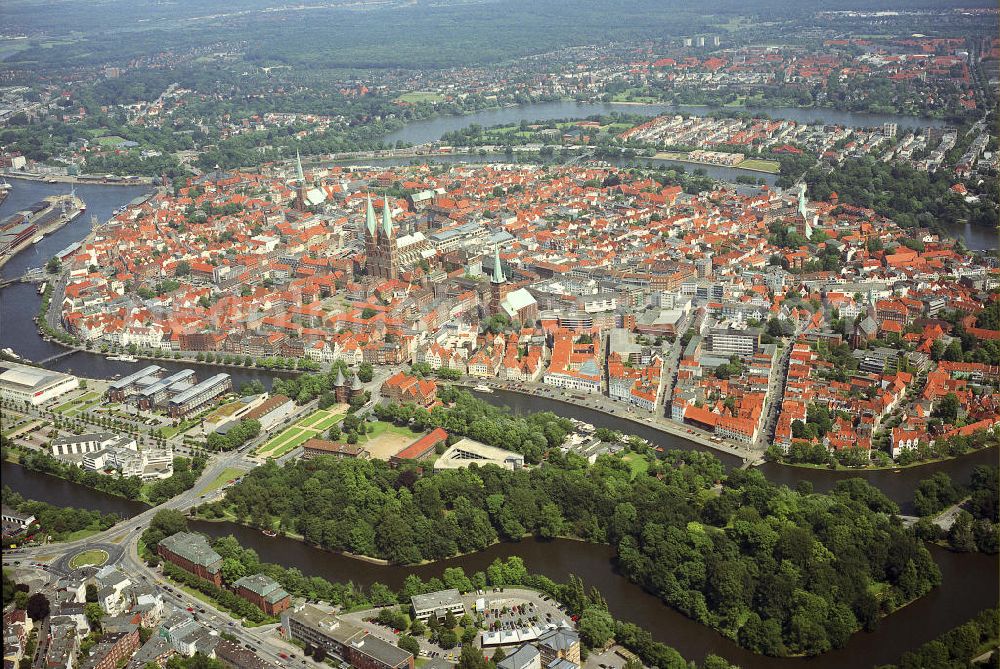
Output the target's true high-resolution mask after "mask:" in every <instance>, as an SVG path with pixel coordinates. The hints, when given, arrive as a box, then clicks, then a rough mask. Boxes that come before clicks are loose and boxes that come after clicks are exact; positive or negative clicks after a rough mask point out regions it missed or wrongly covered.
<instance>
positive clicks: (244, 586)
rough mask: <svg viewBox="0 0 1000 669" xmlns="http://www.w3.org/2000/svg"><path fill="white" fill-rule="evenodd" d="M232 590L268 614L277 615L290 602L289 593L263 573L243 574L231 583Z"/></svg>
mask: <svg viewBox="0 0 1000 669" xmlns="http://www.w3.org/2000/svg"><path fill="white" fill-rule="evenodd" d="M233 591H234V592H235V593H236V594H237V595H239V596H240V597H242V598H243V599H245V600H247V601H248V602H250V603H251V604H254V605H255V606H257V607H258V608H259V609H260V610H261V611H263V612H264V613H266V614H267V615H269V616H276V615H278V614H279V613H281V612H282V611H284V610H285V609H287V608H288V607H289V605H291V603H292V597H291V595H289V594H288V593H287V592H285V591H284V589H282V587H281V586H280V585H278V583H277V582H276V581H275V580H274V579H272V578H270V577H268V576H265V575H264V574H252V575H251V576H244V577H243V578H241V579H240V580H238V581H236V582H235V583H233Z"/></svg>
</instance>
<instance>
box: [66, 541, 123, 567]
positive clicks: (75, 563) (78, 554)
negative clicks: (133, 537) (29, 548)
mask: <svg viewBox="0 0 1000 669" xmlns="http://www.w3.org/2000/svg"><path fill="white" fill-rule="evenodd" d="M123 552H124V550H123V548H122V547H121V546H118V545H116V544H110V543H99V544H92V545H90V546H87V548H86V550H80V549H77V550H74V551H70V552H68V553H66V554H65V555H63V556H62V557H60V558H58V559H56V560H55V561H54V562H52V565H51V566H52V569H53V570H54V571H56V572H58V573H61V574H69V573H70V572H73V571H75V570H77V569H83V568H84V567H94V568H99V567H103V566H104V565H106V564H114V563H116V562H118V561H119V560H120V559H121V557H122V553H123Z"/></svg>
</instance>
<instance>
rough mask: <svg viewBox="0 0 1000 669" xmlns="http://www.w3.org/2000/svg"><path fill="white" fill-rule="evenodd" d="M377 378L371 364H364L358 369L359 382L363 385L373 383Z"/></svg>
mask: <svg viewBox="0 0 1000 669" xmlns="http://www.w3.org/2000/svg"><path fill="white" fill-rule="evenodd" d="M374 377H375V370H374V369H373V368H372V364H371V363H370V362H363V363H361V365H360V366H359V367H358V380H360V381H361V382H362V383H371V380H372V379H373V378H374Z"/></svg>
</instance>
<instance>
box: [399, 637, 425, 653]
mask: <svg viewBox="0 0 1000 669" xmlns="http://www.w3.org/2000/svg"><path fill="white" fill-rule="evenodd" d="M396 645H398V646H399V647H400V648H402V649H403V650H405V651H406V652H408V653H410V654H411V655H413V657H417V656H418V655H420V642H419V641H417V640H416V639H414V638H413V637H412V636H410V635H409V634H404V635H403V636H401V637H399V642H398V643H397V644H396Z"/></svg>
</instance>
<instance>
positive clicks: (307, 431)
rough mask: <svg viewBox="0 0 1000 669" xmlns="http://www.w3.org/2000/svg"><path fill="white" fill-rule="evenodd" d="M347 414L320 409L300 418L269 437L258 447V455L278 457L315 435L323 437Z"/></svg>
mask: <svg viewBox="0 0 1000 669" xmlns="http://www.w3.org/2000/svg"><path fill="white" fill-rule="evenodd" d="M344 415H345V414H342V413H333V412H332V411H328V410H327V409H319V410H317V411H314V412H313V413H311V414H309V415H308V416H306V417H304V418H301V419H299V420H298V421H296V422H295V423H293V424H292V425H290V426H289V427H287V428H285V429H284V430H283V431H282V432H281V433H280V434H278V435H277V436H274V437H272V438H270V439H268V440H267V441H266V442H265V443H264V445H263V446H261V447H260V448H258V449H257V456H258V457H262V458H278V457H281V456H282V455H284V454H285V453H288V452H289V451H291V450H293V449H295V448H298V447H299V446H301V445H302V444H304V443H306V442H307V441H309V440H310V439H312V438H313V437H322V436H323V435H324V434H325V433H326V431H327V430H329V429H330V428H331V427H333V426H334V425H336V424H337V423H339V422H340V421H341V420H343V418H344Z"/></svg>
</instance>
